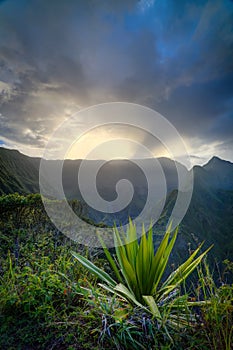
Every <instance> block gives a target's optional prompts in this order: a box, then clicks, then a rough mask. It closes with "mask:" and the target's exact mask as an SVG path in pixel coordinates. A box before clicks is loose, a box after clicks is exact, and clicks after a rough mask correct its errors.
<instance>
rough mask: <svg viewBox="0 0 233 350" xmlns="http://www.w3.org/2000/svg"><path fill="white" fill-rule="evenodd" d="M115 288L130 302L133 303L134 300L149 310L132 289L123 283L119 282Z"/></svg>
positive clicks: (136, 303)
mask: <svg viewBox="0 0 233 350" xmlns="http://www.w3.org/2000/svg"><path fill="white" fill-rule="evenodd" d="M114 290H115V291H116V292H118V293H119V294H120V295H121V296H123V297H124V298H126V299H127V300H128V301H129V302H131V303H132V302H133V303H134V304H135V305H137V306H139V307H141V308H143V309H144V310H146V311H148V310H147V308H146V307H145V306H144V305H142V304H141V303H140V302H139V301H138V300H137V299H136V297H135V295H134V294H133V293H131V292H130V290H129V289H128V288H127V287H126V286H124V285H123V284H122V283H119V284H117V285H116V287H115V288H114Z"/></svg>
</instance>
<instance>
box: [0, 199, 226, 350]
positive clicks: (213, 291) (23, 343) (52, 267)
mask: <svg viewBox="0 0 233 350" xmlns="http://www.w3.org/2000/svg"><path fill="white" fill-rule="evenodd" d="M8 199H9V198H8ZM22 199H23V198H22V197H20V201H21V200H22ZM28 199H30V201H31V204H30V205H29V204H28V202H29V201H28ZM11 200H12V201H13V202H14V203H15V201H14V196H13V197H11ZM17 200H19V198H18V199H17ZM37 200H38V198H37V199H36V198H32V197H28V198H26V199H25V203H27V205H26V204H25V205H26V206H24V205H21V204H22V203H21V204H20V203H19V204H20V205H18V204H17V206H14V205H9V203H8V209H6V205H5V212H4V215H2V216H1V219H0V348H1V349H2V350H9V349H10V350H11V349H12V350H13V349H14V350H15V349H19V350H20V349H22V350H39V349H42V350H43V349H44V350H47V349H55V350H61V349H69V350H76V349H148V350H149V349H177V350H178V349H185V350H186V349H215V350H230V349H231V348H233V345H232V332H233V331H232V325H233V286H232V285H227V284H226V285H220V286H218V285H216V283H215V282H214V280H213V278H212V275H211V272H210V270H209V268H208V265H207V263H206V262H204V263H203V264H202V265H200V267H199V270H198V274H196V275H195V279H194V281H193V286H192V285H186V286H185V285H183V286H182V288H181V289H179V290H178V291H176V293H177V294H176V298H175V299H177V300H178V301H179V302H180V305H181V306H182V308H181V312H180V320H181V321H182V318H181V316H182V315H183V314H184V311H185V312H186V313H187V312H188V310H189V308H187V309H186V310H184V308H183V306H184V305H185V307H186V306H187V305H188V303H190V302H192V303H193V304H192V309H191V311H192V312H191V313H192V317H193V315H194V317H195V320H193V322H191V324H190V326H184V327H179V329H178V330H177V328H176V327H175V328H174V327H173V328H172V327H170V328H169V327H167V329H168V332H167V331H166V328H164V327H162V325H161V323H160V322H159V321H158V319H156V317H154V315H153V314H152V313H151V312H150V311H149V310H148V309H147V306H146V305H143V306H144V307H145V308H142V307H140V306H138V305H135V304H134V303H129V301H128V300H127V299H125V298H122V297H119V296H117V295H116V294H115V295H114V294H110V293H109V292H108V291H105V290H104V289H102V288H101V287H100V286H99V284H98V283H99V282H101V280H100V279H98V278H97V277H96V276H93V274H91V273H89V272H88V271H87V269H86V268H84V267H83V266H82V264H80V263H79V262H78V261H77V260H76V259H74V258H73V257H72V255H71V251H77V252H78V253H79V254H81V255H82V256H84V257H86V258H87V259H88V260H90V261H91V262H92V263H94V264H95V265H96V266H97V267H98V268H100V269H103V268H104V269H105V271H106V272H107V273H108V274H110V277H111V278H113V279H115V278H116V277H115V275H114V271H112V268H111V264H110V263H109V262H108V261H107V259H104V258H103V251H98V250H91V251H90V250H89V251H88V250H87V249H86V248H85V247H82V246H80V245H77V244H75V243H74V242H72V241H70V240H69V239H68V238H66V237H64V236H63V235H62V234H60V233H59V232H57V231H56V230H55V229H54V228H53V227H52V226H51V224H50V222H49V220H48V218H47V216H46V214H45V213H44V212H43V209H42V208H41V207H40V206H38V207H37V210H35V202H37ZM4 201H5V203H6V198H5V199H4ZM37 204H38V203H37ZM16 207H17V208H16ZM2 208H3V207H2ZM2 208H1V209H2ZM11 208H12V209H11ZM15 209H17V210H15ZM2 212H3V210H2ZM226 263H227V269H228V271H227V269H226V271H225V272H226V273H228V274H232V272H233V271H232V270H233V268H232V266H233V265H232V262H230V261H228V262H226ZM225 275H226V276H227V274H225ZM223 277H224V276H223ZM222 281H224V280H223V279H222ZM164 282H165V279H164V280H163V279H161V284H162V283H164ZM158 290H159V289H158ZM182 290H183V292H182ZM187 290H188V292H189V294H190V295H191V294H192V297H189V298H188V297H187V293H186V291H187ZM184 294H185V298H184ZM170 297H171V299H170V301H172V296H170ZM182 298H183V299H182ZM168 301H169V300H168ZM158 303H159V301H158ZM167 305H168V306H167V307H165V308H164V313H163V315H164V317H165V316H166V314H167V315H172V311H171V308H170V306H171V305H170V306H169V303H167ZM160 309H161V308H160ZM177 316H178V317H179V313H177V312H176V317H177ZM187 316H188V314H187ZM189 320H190V319H189Z"/></svg>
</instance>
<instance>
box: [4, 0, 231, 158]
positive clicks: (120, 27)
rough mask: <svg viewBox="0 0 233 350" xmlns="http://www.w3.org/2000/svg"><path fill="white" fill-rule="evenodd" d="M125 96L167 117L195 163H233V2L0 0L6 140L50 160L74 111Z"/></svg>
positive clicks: (103, 134) (102, 136) (102, 133)
mask: <svg viewBox="0 0 233 350" xmlns="http://www.w3.org/2000/svg"><path fill="white" fill-rule="evenodd" d="M118 101H122V102H130V103H136V104H140V105H143V106H146V107H149V108H152V109H154V110H156V111H157V112H159V113H160V114H162V115H163V116H164V117H165V118H167V120H168V121H169V122H170V123H172V125H173V126H174V127H175V128H176V129H177V130H178V132H179V133H180V135H181V136H182V137H183V139H184V142H185V144H186V146H187V149H188V152H189V154H190V157H191V159H192V161H193V163H194V164H203V163H205V162H206V161H207V160H208V159H210V158H211V157H212V156H214V155H216V156H219V157H221V158H223V159H226V160H230V161H233V151H232V150H233V1H231V0H211V1H199V0H191V1H182V0H180V1H172V0H140V1H133V0H118V1H113V0H99V1H97V0H78V1H77V0H66V1H65V0H58V1H47V0H30V1H29V0H0V146H3V147H7V148H16V149H18V150H20V151H21V152H23V153H25V154H27V155H31V156H42V155H43V152H44V149H45V147H46V144H47V142H48V140H49V139H50V138H51V135H52V134H53V133H54V131H55V130H56V128H58V127H59V125H60V124H61V123H62V122H64V121H65V120H67V119H68V118H69V117H71V116H72V115H73V114H74V113H76V112H77V111H79V110H82V109H83V108H87V107H90V106H92V105H96V104H100V103H106V102H118ZM82 122H85V121H82ZM134 133H135V135H136V140H137V136H138V134H140V133H138V132H134V131H133V130H129V135H133V134H134ZM113 134H114V132H113V131H112V129H111V131H110V133H109V129H107V128H106V129H104V128H103V127H102V128H100V130H99V131H98V130H97V131H96V134H93V133H92V134H91V135H90V137H89V138H88V137H87V135H86V136H85V139H84V140H83V143H82V145H80V149H83V148H85V147H89V148H91V147H92V142H93V140H95V143H96V140H99V143H101V142H104V141H105V140H106V139H108V137H110V138H111V136H114V135H115V136H114V137H116V136H117V135H119V129H116V130H115V134H114V135H113ZM114 137H113V138H114ZM64 138H69V135H68V134H64ZM94 145H95V144H93V147H94ZM114 147H116V146H114ZM76 148H77V147H76ZM126 148H127V145H126V144H124V145H123V146H122V151H123V149H126ZM130 150H132V146H131V147H130ZM128 155H129V156H130V152H129V153H128ZM122 156H123V157H126V155H125V154H124V152H123V153H122ZM73 157H77V158H80V157H81V156H80V154H78V153H75V154H73ZM106 157H107V155H106Z"/></svg>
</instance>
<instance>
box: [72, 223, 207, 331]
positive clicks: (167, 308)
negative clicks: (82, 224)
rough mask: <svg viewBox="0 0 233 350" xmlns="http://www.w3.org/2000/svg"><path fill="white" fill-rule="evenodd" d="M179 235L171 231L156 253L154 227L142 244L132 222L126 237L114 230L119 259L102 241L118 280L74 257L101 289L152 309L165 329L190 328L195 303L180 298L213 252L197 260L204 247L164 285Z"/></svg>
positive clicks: (83, 258) (77, 256)
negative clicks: (94, 278)
mask: <svg viewBox="0 0 233 350" xmlns="http://www.w3.org/2000/svg"><path fill="white" fill-rule="evenodd" d="M177 232H178V231H177V230H176V231H175V232H174V233H173V234H172V233H171V229H170V228H169V229H168V230H167V232H166V233H165V235H164V237H163V239H162V241H161V243H160V245H159V247H158V249H157V251H156V252H154V242H153V230H152V227H151V228H150V230H149V232H148V234H146V232H145V230H144V228H143V232H142V236H141V239H140V242H138V239H137V234H136V227H135V225H134V224H133V223H132V221H130V223H129V226H128V230H127V232H126V233H120V232H119V231H118V229H117V228H115V229H114V240H115V252H116V256H115V258H113V257H112V256H111V254H110V252H109V250H108V249H107V247H106V245H105V243H104V241H103V240H102V239H101V238H100V240H101V244H102V246H103V249H104V251H105V254H106V257H107V259H108V261H109V263H110V265H111V268H112V270H113V272H114V273H115V279H113V278H112V277H111V276H110V274H108V273H107V272H105V271H104V270H102V269H100V268H98V267H97V266H96V265H95V264H93V263H92V262H91V261H89V260H88V259H87V258H85V257H83V256H82V255H81V254H78V253H75V252H72V254H73V256H74V257H75V258H76V259H77V260H78V261H79V262H80V263H81V264H82V265H83V266H85V267H86V268H87V269H88V270H89V271H90V272H92V273H93V274H94V275H95V276H97V277H98V278H99V279H101V280H102V281H103V282H104V283H100V286H101V287H102V288H104V289H105V290H107V291H108V292H110V293H112V294H115V295H117V296H119V297H120V298H124V299H125V300H127V301H128V302H129V303H130V304H132V305H136V306H139V307H140V308H142V309H144V310H145V311H146V312H148V308H149V310H150V312H151V313H152V315H153V317H154V318H155V319H156V320H157V321H159V322H160V324H161V325H163V326H165V324H169V325H170V326H173V327H177V326H179V327H182V326H187V325H188V324H189V322H190V321H193V318H192V315H191V314H190V312H189V309H188V306H191V304H192V303H191V302H189V303H188V302H187V296H186V295H183V296H182V295H180V291H179V287H180V286H181V284H182V283H183V282H184V281H185V280H186V278H187V277H188V276H189V275H190V274H191V272H192V271H193V270H194V269H195V268H196V267H197V266H198V265H199V264H200V262H201V260H202V259H203V257H204V256H205V255H206V253H207V252H208V251H209V250H210V248H209V249H207V250H206V251H205V252H204V253H202V254H200V255H199V256H198V257H196V256H197V254H198V252H199V251H200V249H201V247H202V245H200V246H199V247H198V248H197V249H196V250H195V251H194V252H193V253H192V254H191V255H190V257H189V258H188V259H187V260H186V261H185V262H184V263H183V264H182V265H180V266H179V267H178V268H177V269H176V270H175V271H174V272H172V273H171V274H170V275H169V276H168V278H167V279H165V281H163V282H162V278H163V276H164V273H165V270H166V268H167V264H168V259H169V256H170V254H171V251H172V249H173V247H174V243H175V241H176V237H177Z"/></svg>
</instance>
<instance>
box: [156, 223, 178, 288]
mask: <svg viewBox="0 0 233 350" xmlns="http://www.w3.org/2000/svg"><path fill="white" fill-rule="evenodd" d="M177 233H178V229H176V231H175V232H174V234H173V237H172V239H171V240H170V242H169V243H168V241H167V245H166V247H165V248H164V254H163V257H162V258H161V262H160V265H159V269H158V273H157V274H156V276H155V280H154V283H153V284H154V286H153V288H152V291H151V294H154V292H155V291H156V289H157V287H158V285H159V283H160V280H161V278H162V276H163V274H164V271H165V269H166V267H167V263H168V259H169V257H170V254H171V251H172V249H173V246H174V244H175V241H176V237H177Z"/></svg>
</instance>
